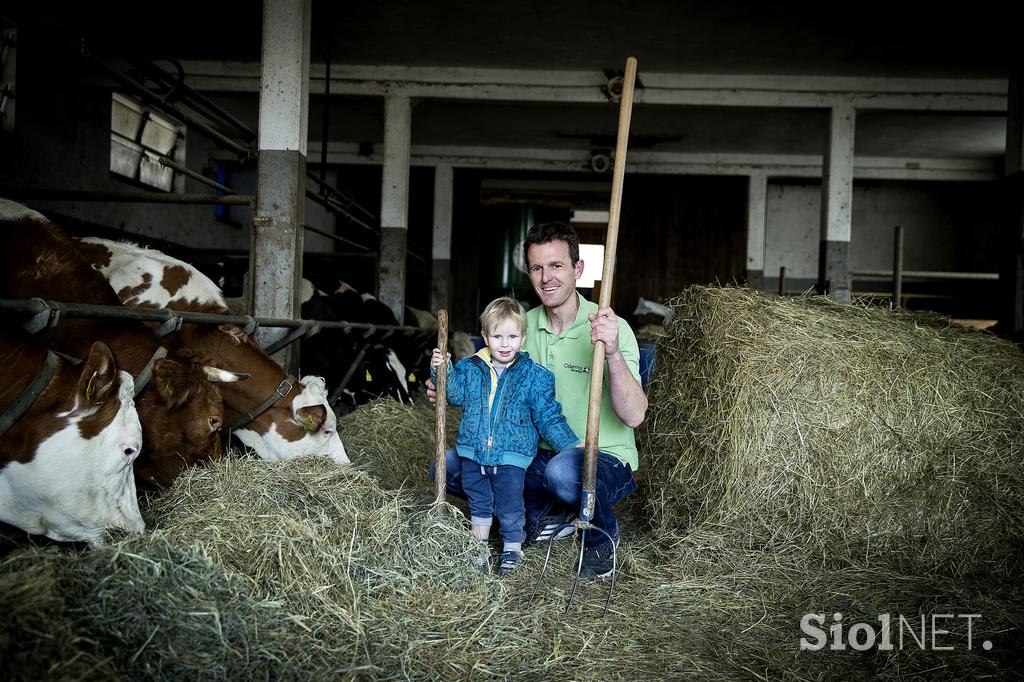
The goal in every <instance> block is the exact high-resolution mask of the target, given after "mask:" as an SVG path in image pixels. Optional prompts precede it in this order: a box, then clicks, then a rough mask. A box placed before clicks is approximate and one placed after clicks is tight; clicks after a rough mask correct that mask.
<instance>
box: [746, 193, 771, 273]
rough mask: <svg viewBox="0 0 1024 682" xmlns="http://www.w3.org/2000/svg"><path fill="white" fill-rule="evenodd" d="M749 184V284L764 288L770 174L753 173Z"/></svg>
mask: <svg viewBox="0 0 1024 682" xmlns="http://www.w3.org/2000/svg"><path fill="white" fill-rule="evenodd" d="M748 181H749V184H748V185H747V286H749V287H750V288H751V289H763V288H764V236H765V226H766V224H767V218H768V211H767V206H768V176H767V175H765V174H764V173H752V174H751V175H750V177H749V178H748Z"/></svg>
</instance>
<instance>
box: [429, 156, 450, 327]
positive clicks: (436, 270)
mask: <svg viewBox="0 0 1024 682" xmlns="http://www.w3.org/2000/svg"><path fill="white" fill-rule="evenodd" d="M453 176H454V174H453V172H452V167H451V166H449V165H448V164H438V166H437V168H436V169H435V170H434V245H433V248H432V249H431V256H432V260H433V267H432V271H431V278H430V307H431V309H432V310H433V311H434V312H437V311H438V310H440V309H441V308H448V307H449V306H450V305H451V272H452V202H453V196H454V195H453V189H454V186H455V183H454V182H453Z"/></svg>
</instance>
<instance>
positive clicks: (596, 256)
mask: <svg viewBox="0 0 1024 682" xmlns="http://www.w3.org/2000/svg"><path fill="white" fill-rule="evenodd" d="M580 260H582V261H583V274H582V275H581V276H580V279H579V281H578V282H577V283H576V286H578V287H582V288H583V289H593V288H594V283H595V282H599V281H601V276H602V275H603V274H604V273H602V272H601V270H603V269H604V244H580Z"/></svg>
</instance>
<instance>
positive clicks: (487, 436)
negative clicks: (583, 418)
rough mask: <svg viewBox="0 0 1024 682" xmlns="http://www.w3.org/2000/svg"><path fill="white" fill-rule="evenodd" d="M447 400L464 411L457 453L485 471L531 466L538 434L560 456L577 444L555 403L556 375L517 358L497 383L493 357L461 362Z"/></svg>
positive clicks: (525, 358)
mask: <svg viewBox="0 0 1024 682" xmlns="http://www.w3.org/2000/svg"><path fill="white" fill-rule="evenodd" d="M447 398H448V403H449V404H450V405H456V406H460V407H462V421H461V422H460V423H459V434H458V437H457V438H456V441H455V449H456V450H457V451H458V453H459V456H460V457H466V458H468V459H472V460H473V461H475V462H478V463H479V464H482V465H484V466H497V465H502V464H506V465H512V466H517V467H520V468H522V469H525V468H527V467H528V466H530V462H531V461H533V457H534V455H535V454H536V453H537V434H538V431H539V432H540V435H542V436H543V437H544V440H546V441H547V442H548V443H550V444H551V445H552V446H553V447H555V448H557V449H558V450H564V449H565V448H569V447H572V446H574V445H576V444H577V443H579V439H578V438H577V437H576V434H575V433H573V431H572V429H571V428H569V425H568V424H567V423H566V421H565V417H564V416H563V415H562V406H561V405H559V404H558V400H556V399H555V375H554V374H552V373H551V372H550V371H549V370H547V369H545V368H544V367H541V366H540V365H538V364H537V363H535V362H534V361H533V360H531V359H530V356H529V354H527V353H517V354H516V358H515V361H513V362H512V364H510V365H509V366H508V367H507V368H506V369H505V371H504V372H502V373H501V377H500V378H497V379H496V378H495V372H494V369H493V368H492V367H491V363H490V352H489V351H488V350H487V349H486V348H484V349H482V350H481V351H480V352H479V353H477V354H476V355H472V356H470V357H468V358H463V359H462V360H459V361H458V362H457V363H456V364H455V367H454V368H452V369H451V371H450V372H449V374H448V381H447Z"/></svg>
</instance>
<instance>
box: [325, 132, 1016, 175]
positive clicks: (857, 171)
mask: <svg viewBox="0 0 1024 682" xmlns="http://www.w3.org/2000/svg"><path fill="white" fill-rule="evenodd" d="M309 147H310V158H311V159H318V158H320V146H319V142H314V141H310V144H309ZM590 159H591V153H590V151H589V150H576V149H560V150H559V149H527V148H510V147H468V146H467V147H459V146H434V145H412V152H411V163H412V165H414V166H437V165H442V164H443V165H450V166H452V167H453V168H491V169H496V170H537V171H569V172H586V173H589V174H590V175H591V176H592V177H594V178H602V177H604V176H603V175H599V174H597V173H594V172H593V171H592V170H590ZM327 163H329V164H370V165H380V164H381V163H382V157H381V155H380V154H379V153H374V154H371V155H369V156H367V155H361V154H359V146H358V145H357V144H350V143H330V144H328V145H327ZM310 165H313V163H311V164H310ZM821 168H822V157H821V156H819V155H785V154H690V153H680V152H656V151H645V150H637V151H631V152H630V153H629V160H628V161H627V163H626V169H627V170H628V171H629V172H630V173H650V174H658V175H753V174H764V175H766V176H767V177H770V178H820V177H821ZM853 177H854V179H855V180H931V181H935V180H943V181H963V182H975V181H988V180H996V179H998V178H999V177H1001V175H1000V172H999V169H998V168H997V166H996V163H995V162H994V161H993V160H991V159H934V158H919V159H903V158H888V157H854V169H853Z"/></svg>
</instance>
